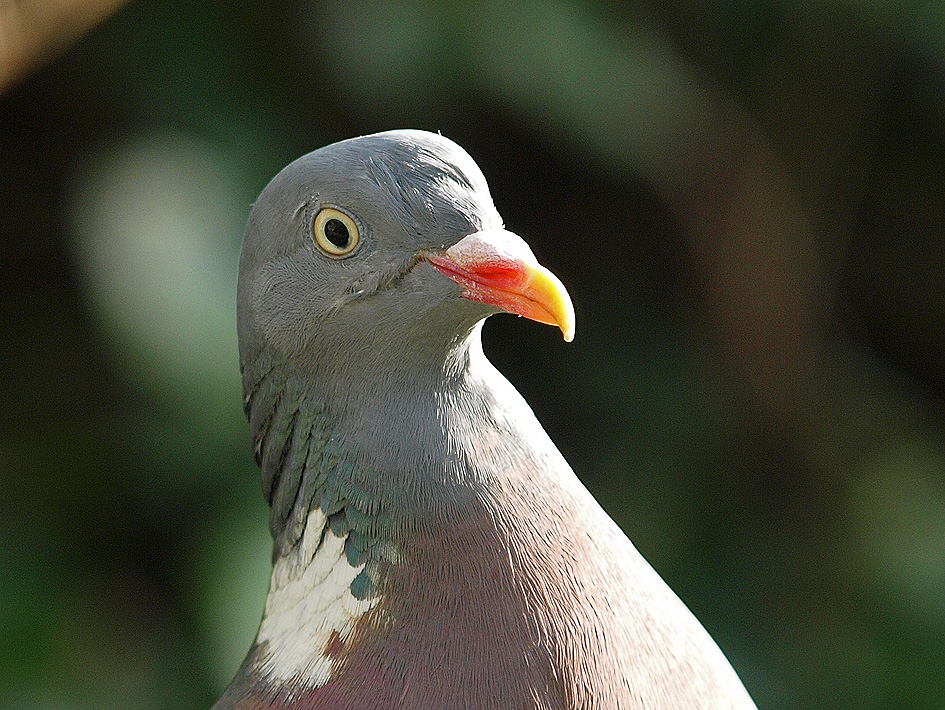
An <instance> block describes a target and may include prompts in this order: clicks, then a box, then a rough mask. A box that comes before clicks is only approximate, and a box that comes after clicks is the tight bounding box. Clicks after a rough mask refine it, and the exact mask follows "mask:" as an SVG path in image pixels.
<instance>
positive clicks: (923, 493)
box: [0, 0, 945, 710]
mask: <svg viewBox="0 0 945 710" xmlns="http://www.w3.org/2000/svg"><path fill="white" fill-rule="evenodd" d="M943 58H945V11H943V10H942V8H941V6H940V4H939V3H935V2H919V1H917V0H916V1H911V2H903V3H881V2H872V3H870V2H865V1H861V2H840V1H839V0H837V1H836V2H824V1H820V2H813V3H808V4H807V6H806V7H805V8H804V9H798V8H797V7H795V3H787V2H768V3H763V2H749V1H745V0H741V1H738V0H731V1H729V2H721V3H713V4H711V7H706V6H705V4H704V3H701V2H685V1H684V2H674V3H648V4H644V3H636V2H630V3H618V2H606V1H605V0H596V1H595V0H571V1H566V0H561V1H559V2H542V1H539V0H521V1H519V0H496V1H495V2H482V3H467V2H460V1H459V0H457V1H456V2H445V1H437V0H413V1H411V2H402V3H397V2H382V1H380V0H378V2H368V1H357V2H345V1H343V0H334V1H332V2H318V1H316V0H310V1H308V2H286V3H254V2H232V1H224V0H218V1H215V2H202V3H193V2H190V1H189V0H172V1H169V2H154V3H147V2H132V3H131V4H130V5H127V6H125V7H124V8H123V9H121V10H120V11H119V12H118V13H117V14H115V15H114V16H112V17H111V18H110V19H109V20H107V21H105V22H104V23H103V24H101V25H99V26H98V27H97V28H96V29H94V30H93V31H92V32H91V33H90V34H88V35H86V36H85V37H84V38H83V39H81V40H80V41H78V43H76V44H74V45H73V46H72V47H71V49H69V50H68V51H65V52H64V53H62V54H60V56H58V58H57V59H56V60H55V61H52V62H51V63H47V64H45V65H44V66H43V67H42V68H36V69H34V70H33V71H32V73H30V74H29V75H28V76H25V78H23V79H21V80H20V81H19V82H17V83H15V84H14V85H13V86H12V87H10V88H8V89H7V91H6V93H5V94H3V95H2V96H0V380H2V387H0V398H2V400H0V402H2V416H0V460H2V462H3V464H2V465H3V468H2V474H0V484H2V494H0V705H2V706H3V707H4V708H17V709H19V708H23V709H29V710H33V709H37V710H38V709H49V708H57V709H58V708H65V709H73V708H75V709H80V708H81V709H85V708H145V709H148V708H155V709H157V708H194V709H198V708H207V707H209V705H210V704H211V703H212V702H213V700H215V698H216V697H217V696H218V695H219V693H220V692H221V690H222V688H223V687H224V686H225V684H226V682H227V681H228V679H229V677H230V676H231V674H232V673H233V671H234V670H235V668H236V666H237V665H238V663H239V661H240V659H241V658H242V655H243V653H244V652H245V650H246V649H247V647H248V646H249V644H250V642H251V640H252V637H253V634H254V632H255V629H256V625H257V623H258V620H259V617H260V614H261V611H262V603H263V599H264V597H265V593H266V589H267V584H268V578H269V563H268V556H269V549H268V547H269V540H268V535H267V532H266V530H267V528H266V510H265V506H264V503H263V501H262V496H261V494H260V490H259V483H258V480H257V471H256V469H255V467H254V465H253V464H252V460H251V456H250V447H249V442H248V434H247V432H246V425H245V423H244V421H243V416H242V412H241V402H240V385H239V373H238V363H237V354H236V334H235V317H234V282H235V271H236V266H235V265H236V259H237V256H238V251H239V244H240V239H241V236H242V229H243V225H244V223H245V219H246V216H247V214H248V210H249V206H250V204H251V202H252V200H253V199H254V197H255V196H256V195H257V194H258V192H259V191H260V190H261V189H262V187H263V186H264V185H265V183H266V181H267V180H268V179H269V178H270V177H271V176H272V175H274V174H275V173H276V172H277V171H278V170H279V169H280V168H281V167H282V166H283V165H284V164H285V163H287V162H289V161H290V160H292V159H293V158H295V157H297V156H298V155H300V154H302V153H304V152H308V151H309V150H312V149H314V148H316V147H318V146H320V145H323V144H326V143H329V142H332V141H335V140H338V139H341V138H345V137H348V136H351V135H356V134H361V133H367V132H372V131H375V130H382V129H388V128H395V127H417V128H426V129H429V130H439V131H441V132H442V133H443V134H444V135H446V136H448V137H450V138H452V139H454V140H456V141H457V142H459V143H460V144H461V145H463V146H464V147H465V148H466V149H467V150H468V151H469V152H470V153H471V154H472V155H473V157H475V158H476V159H477V161H478V162H479V164H480V166H481V167H482V169H483V171H484V172H485V174H486V177H487V178H488V179H489V181H490V184H491V187H492V192H493V196H494V198H495V201H496V203H497V205H498V207H499V210H500V211H501V212H502V214H503V215H504V217H505V220H506V223H507V225H508V226H509V227H510V228H511V229H512V230H514V231H516V232H518V233H519V234H521V235H523V236H524V237H526V239H528V240H529V241H530V243H531V244H532V245H533V248H534V250H535V252H536V253H537V254H538V256H539V258H540V259H541V260H542V261H543V262H544V263H545V264H546V265H547V266H549V267H550V268H551V269H552V270H553V271H555V272H556V273H557V274H558V275H559V276H560V277H561V279H562V280H563V281H564V283H565V284H566V285H567V286H568V288H569V290H570V291H571V294H572V296H573V298H574V301H575V305H576V310H577V337H576V339H575V341H574V343H572V344H571V345H565V344H564V343H563V342H561V340H560V334H558V333H557V332H556V331H555V330H554V329H552V328H547V327H542V326H538V325H535V324H532V323H529V322H526V321H524V320H522V319H514V318H510V317H507V316H502V317H496V318H493V319H492V320H491V321H490V323H489V324H488V325H487V327H486V329H485V339H486V349H487V352H488V353H489V354H490V356H491V357H492V358H493V359H494V360H495V361H496V363H497V364H498V365H499V367H500V369H501V370H503V371H504V372H505V373H506V374H507V376H508V377H509V378H510V379H511V380H512V381H513V382H514V383H515V384H516V386H517V387H518V388H519V389H520V390H521V391H522V392H523V394H525V396H526V398H527V399H528V400H529V401H530V402H531V403H532V405H533V407H534V408H535V410H536V413H537V414H538V416H539V418H540V419H541V420H542V422H543V423H544V424H545V426H546V427H547V428H548V430H549V432H550V433H551V435H552V438H553V439H554V440H555V441H556V442H557V443H558V445H559V447H560V448H561V449H562V451H563V452H564V453H565V455H566V456H567V458H568V459H569V460H570V461H571V463H572V465H573V466H574V467H575V469H576V471H577V472H578V474H579V475H580V476H581V478H582V480H583V481H584V482H585V483H586V484H587V486H588V487H589V488H590V489H591V490H592V491H593V492H594V494H595V495H596V496H597V497H598V498H599V499H600V500H601V502H602V503H603V504H604V506H605V507H606V508H607V510H608V511H609V512H610V513H611V515H612V516H613V517H614V518H615V519H616V520H617V521H618V523H619V524H620V525H621V526H622V527H623V528H624V530H626V532H627V533H628V535H629V536H630V537H631V539H633V540H634V541H635V542H636V544H637V545H638V547H640V549H641V550H642V551H643V553H644V555H645V556H646V557H647V558H648V559H649V560H650V561H651V562H652V563H653V565H654V566H655V567H656V568H657V569H658V570H659V571H660V573H661V574H662V575H663V576H664V578H666V579H667V580H668V581H669V582H670V584H671V585H672V586H673V588H674V589H675V590H676V591H677V592H678V593H679V595H680V596H681V597H682V598H683V599H684V600H685V601H686V603H687V604H689V606H690V607H691V608H692V609H693V611H694V612H695V613H696V614H697V616H699V618H700V619H702V621H703V622H704V624H705V625H706V627H707V628H708V629H709V630H710V632H711V633H712V634H713V635H714V636H715V638H716V639H717V640H718V642H719V644H720V645H721V646H722V648H723V649H724V650H725V652H726V654H727V655H728V656H729V658H730V659H731V661H732V663H733V664H734V665H735V667H736V668H737V669H738V671H739V673H740V674H741V676H742V678H743V679H744V681H745V684H746V685H747V686H748V688H749V690H750V692H751V693H752V695H753V696H754V697H755V699H756V701H757V703H758V705H759V707H760V708H762V710H774V709H777V708H784V709H791V710H802V709H807V708H810V709H813V708H835V709H843V708H851V709H852V708H856V709H858V710H859V709H870V708H877V709H878V708H910V709H922V708H929V709H932V708H936V709H938V708H942V707H945V670H943V669H945V426H943V419H942V414H943V402H945V279H943V275H945V240H943V228H945V132H943V129H945V59H943Z"/></svg>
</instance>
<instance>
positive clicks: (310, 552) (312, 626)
mask: <svg viewBox="0 0 945 710" xmlns="http://www.w3.org/2000/svg"><path fill="white" fill-rule="evenodd" d="M344 543H345V538H344V537H337V536H336V535H335V534H334V533H333V532H332V531H331V528H330V527H329V526H328V520H327V518H326V517H325V514H324V513H323V512H322V511H321V510H318V509H315V510H312V511H311V512H309V514H308V520H307V522H306V525H305V533H304V534H303V535H302V539H301V540H300V541H299V543H298V545H297V546H296V547H295V549H294V550H293V551H292V552H291V553H289V554H288V555H286V556H284V557H281V558H279V559H278V560H276V563H275V565H274V566H273V569H272V582H271V584H270V587H269V596H268V597H267V599H266V611H265V613H264V614H263V619H262V624H261V625H260V627H259V634H258V635H257V637H256V640H257V643H260V644H261V643H263V642H266V643H267V644H268V655H267V657H266V659H265V660H264V662H263V666H262V668H261V670H262V672H263V673H264V675H266V676H268V677H269V678H271V679H273V680H279V681H284V682H290V681H291V682H293V683H300V684H301V685H303V686H306V687H315V688H320V687H321V686H323V685H325V683H327V682H328V681H329V679H330V678H331V673H332V666H333V661H332V659H331V658H330V657H329V655H328V653H327V648H328V645H329V643H330V642H331V640H332V637H333V635H334V634H335V633H336V632H337V634H338V636H340V638H341V640H342V641H346V640H347V638H348V636H349V635H350V633H351V631H352V630H353V629H354V625H355V623H356V622H357V620H358V619H359V618H360V617H361V616H362V615H363V614H365V613H367V612H368V611H370V610H371V609H372V608H373V607H374V605H375V604H377V602H378V601H379V600H378V599H377V598H374V599H367V600H363V601H362V600H359V599H355V597H354V595H353V594H352V593H351V582H352V581H353V580H354V578H355V577H357V576H358V574H360V572H361V570H363V569H364V565H360V566H358V567H352V566H351V565H350V564H349V563H348V558H347V557H346V556H345V552H344Z"/></svg>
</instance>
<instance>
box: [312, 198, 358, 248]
mask: <svg viewBox="0 0 945 710" xmlns="http://www.w3.org/2000/svg"><path fill="white" fill-rule="evenodd" d="M312 232H313V233H314V236H315V245H316V246H317V247H318V248H319V249H321V250H322V251H323V252H325V254H327V255H328V256H334V257H339V256H347V255H348V254H350V253H351V252H353V251H354V250H355V248H356V247H357V246H358V242H359V241H361V233H360V232H359V231H358V225H357V224H355V223H354V220H353V219H351V218H350V217H349V216H348V215H346V214H345V213H344V212H342V211H341V210H336V209H335V208H334V207H325V208H323V209H322V210H321V211H320V212H319V213H318V214H317V215H315V224H314V225H313V226H312Z"/></svg>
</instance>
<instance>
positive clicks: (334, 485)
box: [214, 130, 755, 710]
mask: <svg viewBox="0 0 945 710" xmlns="http://www.w3.org/2000/svg"><path fill="white" fill-rule="evenodd" d="M498 312H508V313H512V314H517V315H520V316H524V317H526V318H529V319H532V320H535V321H538V322H541V323H547V324H552V325H556V326H558V327H559V328H560V329H561V331H562V333H563V335H564V339H565V340H571V338H572V337H573V335H574V309H573V307H572V303H571V299H570V297H569V296H568V293H567V291H566V290H565V287H564V286H563V285H562V283H561V281H560V280H559V279H558V278H557V277H556V276H555V275H554V274H552V273H551V271H549V270H548V269H546V268H544V267H543V266H541V265H540V264H539V263H538V261H537V259H536V257H535V256H534V254H533V253H532V251H531V249H530V248H529V246H528V245H527V244H526V243H525V241H524V240H523V239H521V238H520V237H519V236H517V235H515V234H514V233H512V232H510V231H508V230H506V229H505V227H504V226H503V221H502V218H501V217H500V216H499V214H498V212H497V210H496V208H495V206H494V204H493V201H492V198H491V196H490V193H489V188H488V186H487V184H486V180H485V178H484V176H483V174H482V172H481V170H480V169H479V167H478V166H477V165H476V163H475V162H474V161H473V159H472V158H471V157H470V156H469V154H468V153H466V152H465V151H464V150H463V149H462V148H461V147H459V146H458V145H457V144H456V143H454V142H452V141H450V140H448V139H447V138H444V137H443V136H441V135H439V134H434V133H429V132H426V131H419V130H396V131H388V132H383V133H377V134H373V135H367V136H361V137H358V138H352V139H348V140H343V141H341V142H338V143H334V144H332V145H329V146H326V147H323V148H320V149H318V150H315V151H313V152H311V153H309V154H307V155H305V156H303V157H301V158H299V159H297V160H296V161H294V162H292V163H291V164H289V165H288V166H287V167H286V168H284V169H283V170H282V171H281V172H280V173H279V174H278V175H276V177H274V178H273V179H272V181H271V182H270V183H269V184H268V185H267V186H266V187H265V189H264V190H263V191H262V193H261V194H260V196H259V198H258V200H257V201H256V203H255V204H254V206H253V208H252V210H251V213H250V216H249V221H248V225H247V229H246V234H245V238H244V242H243V249H242V254H241V257H240V266H239V282H238V288H237V326H238V332H239V347H240V361H241V371H242V376H243V393H244V404H245V410H246V414H247V417H248V419H249V428H250V433H251V436H252V442H253V451H254V454H255V459H256V462H257V463H258V464H259V466H260V467H261V473H262V487H263V492H264V495H265V498H266V501H267V502H268V504H269V505H270V507H271V515H270V529H271V533H272V537H273V569H272V578H271V582H270V587H269V593H268V596H267V599H266V603H265V610H264V612H263V616H262V621H261V624H260V626H259V631H258V632H257V635H256V638H255V640H254V642H253V644H252V647H251V648H250V650H249V653H248V655H247V656H246V659H245V660H244V661H243V664H242V666H241V667H240V668H239V670H238V672H237V673H236V676H235V677H234V679H233V681H232V682H231V684H230V685H229V686H228V687H227V689H226V690H225V692H224V695H223V697H222V698H221V699H220V700H219V701H218V702H217V704H216V705H215V706H214V710H236V709H239V710H261V709H262V708H279V709H283V708H285V709H288V708H292V709H293V710H316V709H317V710H342V709H346V710H354V709H363V710H386V709H393V708H400V709H403V710H453V709H456V710H459V709H462V710H564V709H566V708H567V709H578V708H587V709H591V708H593V709H595V710H617V709H618V708H619V709H621V710H638V709H640V710H642V709H644V708H645V709H646V710H694V709H695V708H700V709H701V710H708V709H716V708H718V709H722V708H726V709H739V710H744V709H748V708H754V707H755V705H754V704H753V702H752V700H751V699H750V697H749V695H748V693H747V691H746V690H745V688H744V686H743V685H742V683H741V681H740V680H739V678H738V676H737V675H736V673H735V671H734V670H733V669H732V667H731V665H730V664H729V663H728V661H727V660H726V658H725V656H724V655H723V654H722V652H721V651H720V650H719V648H718V646H717V645H716V644H715V642H714V641H713V640H712V639H711V637H710V636H709V634H708V633H707V632H706V631H705V630H704V628H703V627H702V625H701V624H700V623H699V622H698V621H697V620H696V618H695V617H694V616H693V615H692V613H691V612H690V611H689V610H688V609H687V608H686V606H685V605H684V604H683V603H682V602H681V601H680V600H679V598H678V597H677V596H676V595H675V594H674V593H673V592H672V591H671V590H670V589H669V587H668V586H667V585H666V583H665V582H663V580H662V579H661V578H660V577H659V576H658V574H657V573H656V572H655V571H654V570H653V568H652V567H650V565H649V564H648V563H647V562H646V561H645V560H644V559H643V557H642V556H641V555H640V553H639V552H638V551H637V550H636V548H635V547H634V546H633V545H632V544H631V542H630V541H629V540H628V539H627V537H626V535H625V534H624V533H623V532H622V531H621V529H620V528H619V527H618V526H617V525H616V524H615V523H614V522H613V521H612V520H611V518H610V517H609V516H608V515H607V514H606V513H605V512H604V510H603V509H602V508H601V507H600V505H599V504H598V503H597V502H596V501H595V499H594V498H593V497H592V496H591V494H590V493H589V492H588V490H587V489H586V488H585V487H584V486H583V485H582V484H581V483H580V481H579V480H578V478H577V477H576V475H575V474H574V472H573V471H572V469H571V467H570V466H569V465H568V463H567V462H566V461H565V459H564V458H563V456H562V455H561V454H560V453H559V452H558V450H557V448H556V447H555V445H554V444H553V443H552V441H551V440H550V438H549V437H548V435H547V434H546V433H545V431H544V429H543V428H542V426H541V425H540V424H539V423H538V421H537V419H536V418H535V415H534V414H533V413H532V411H531V409H530V408H529V406H528V404H526V402H525V401H524V399H523V398H522V396H521V395H520V394H519V393H518V392H517V391H516V390H515V388H514V387H513V386H512V385H511V384H510V383H509V382H508V381H507V380H506V379H505V378H504V377H503V376H502V375H501V374H500V373H499V372H498V370H496V369H495V367H493V365H492V364H491V363H490V362H489V360H488V359H486V357H485V355H484V354H483V350H482V342H481V329H482V325H483V322H484V320H485V319H486V318H487V317H488V316H490V315H492V314H495V313H498Z"/></svg>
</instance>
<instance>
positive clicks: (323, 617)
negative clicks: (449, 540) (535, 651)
mask: <svg viewBox="0 0 945 710" xmlns="http://www.w3.org/2000/svg"><path fill="white" fill-rule="evenodd" d="M450 357H451V360H450V361H448V362H446V363H445V365H444V367H442V369H441V371H440V372H439V373H438V377H439V379H437V380H432V379H430V378H427V379H426V380H423V379H421V380H420V381H413V382H412V383H411V384H410V386H406V385H405V383H404V382H401V381H399V380H398V379H397V378H398V377H400V374H399V373H393V374H392V375H390V377H392V378H394V379H392V380H390V381H389V382H388V383H387V386H386V388H387V389H386V391H385V384H384V382H383V381H378V380H374V381H370V382H359V383H353V384H351V383H349V384H348V385H347V387H345V386H337V385H335V386H334V387H333V386H332V383H331V382H330V381H329V382H326V381H321V382H316V381H313V380H312V379H310V378H308V377H306V376H305V375H304V374H298V373H288V372H286V371H284V370H280V369H278V368H274V367H268V366H263V367H261V368H260V369H259V370H258V372H256V373H252V372H249V373H244V378H245V384H246V410H247V414H248V416H249V419H250V428H251V431H252V435H253V440H254V446H255V451H256V457H257V461H258V462H259V464H260V466H261V468H262V479H263V489H264V492H265V495H266V497H267V501H268V502H269V504H270V505H271V508H272V510H271V518H270V527H271V531H272V534H273V539H274V548H273V574H272V581H271V585H270V591H269V596H268V599H267V602H266V610H265V613H264V617H263V620H262V624H261V626H260V629H259V633H258V636H257V640H256V645H255V646H254V649H253V651H252V653H251V655H250V658H249V659H247V664H248V665H246V666H245V668H244V673H243V674H242V675H243V676H244V680H245V679H246V677H252V678H262V679H265V680H266V682H268V683H276V684H287V685H288V686H290V687H298V688H309V689H311V688H320V687H323V686H325V685H326V684H328V683H329V682H330V681H331V679H332V677H333V673H335V672H336V670H337V669H338V667H339V665H340V664H341V661H342V659H344V657H345V655H346V653H348V651H349V650H350V649H351V647H352V646H353V645H356V644H357V643H358V640H359V638H360V637H361V636H363V635H365V634H369V633H371V634H373V633H378V632H379V627H381V626H383V625H384V624H386V623H395V622H392V621H391V618H390V616H391V614H394V615H396V612H392V611H391V610H392V609H395V608H397V605H396V603H392V602H391V599H390V598H388V597H393V596H394V595H396V594H398V589H397V587H398V586H400V587H402V586H404V585H405V584H409V585H411V586H412V585H413V584H415V583H416V582H417V581H418V580H416V579H413V578H412V577H410V575H407V576H404V575H403V574H401V573H399V572H398V569H399V568H400V567H402V566H407V565H410V564H414V565H415V564H416V558H417V557H418V554H425V555H428V554H429V550H430V549H432V548H431V545H436V544H440V542H441V541H442V538H443V537H444V535H443V534H442V532H443V530H444V529H445V528H446V527H449V528H450V529H458V528H463V527H465V528H466V529H467V530H468V534H467V535H465V537H464V540H466V541H471V540H477V542H476V543H475V545H482V544H485V543H484V542H483V541H482V540H480V538H482V537H483V535H486V536H488V534H487V532H484V531H483V529H481V528H483V527H484V526H485V527H486V528H488V527H490V526H491V525H492V523H491V517H490V513H489V511H487V510H485V509H484V506H483V503H482V501H483V496H484V490H485V488H486V487H487V486H488V481H485V480H483V479H482V476H485V475H487V474H488V472H483V471H480V470H478V469H477V468H475V467H471V466H469V465H468V458H469V457H468V448H469V442H467V441H464V440H463V437H462V436H460V435H458V434H457V430H458V428H462V427H456V426H454V424H456V423H458V422H460V421H465V423H466V424H469V425H471V426H472V427H473V428H477V426H476V425H477V424H478V425H479V426H480V427H482V426H485V428H486V429H488V428H489V425H490V422H485V421H479V422H476V421H472V420H477V419H481V418H482V417H484V416H485V415H486V413H487V412H488V411H489V409H490V407H489V403H490V401H491V400H494V399H496V397H495V395H494V393H493V392H492V387H493V384H494V379H495V378H496V377H498V378H499V380H501V376H499V375H498V373H496V372H495V370H494V369H493V368H492V366H491V365H490V364H489V363H488V361H487V360H486V359H485V356H484V355H483V354H482V350H481V344H480V340H479V334H478V331H476V332H474V333H473V335H472V336H471V337H470V339H469V341H468V342H465V343H463V344H461V347H458V348H457V349H456V351H455V352H454V353H451V356H450ZM259 364H263V365H265V361H260V363H254V365H256V366H258V365H259ZM502 382H504V380H502ZM393 390H396V392H394V391H393ZM513 392H514V390H513ZM395 394H396V396H395ZM522 406H525V405H524V403H522ZM524 416H525V417H526V418H528V417H531V412H530V410H528V409H527V406H525V414H524ZM492 424H494V423H492ZM498 438H499V437H496V440H497V439H498ZM485 445H490V444H489V440H488V437H487V438H486V440H485ZM420 548H422V549H423V550H424V552H423V553H418V549H420ZM454 552H455V551H454ZM474 552H475V551H474V550H472V549H471V550H470V554H473V553H474ZM439 554H442V555H448V554H449V551H448V550H446V549H444V550H441V551H440V553H439ZM501 559H504V557H501ZM461 577H462V575H461V574H460V575H458V576H457V579H459V578H461ZM392 580H393V581H392ZM398 580H399V581H398ZM405 580H412V581H405ZM400 591H403V590H400ZM411 595H412V596H414V597H416V596H417V594H416V591H415V590H414V591H413V592H411ZM382 602H384V603H382ZM405 613H406V612H405ZM410 613H413V612H410Z"/></svg>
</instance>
